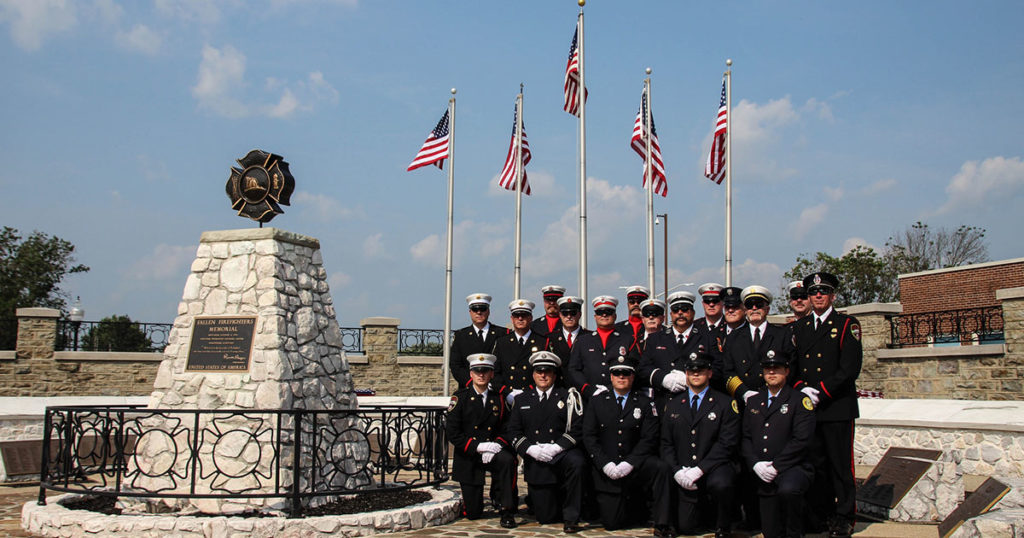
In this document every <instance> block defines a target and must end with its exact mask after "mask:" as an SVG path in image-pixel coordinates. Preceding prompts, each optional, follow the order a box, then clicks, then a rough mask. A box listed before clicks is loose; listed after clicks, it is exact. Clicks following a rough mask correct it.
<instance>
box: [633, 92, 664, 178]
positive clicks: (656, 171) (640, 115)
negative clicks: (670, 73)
mask: <svg viewBox="0 0 1024 538" xmlns="http://www.w3.org/2000/svg"><path fill="white" fill-rule="evenodd" d="M646 116H647V92H646V91H645V92H644V95H643V98H642V99H641V100H640V110H639V111H637V113H636V122H635V123H634V124H633V140H632V146H633V150H634V151H636V152H637V154H639V155H640V157H641V158H642V159H643V160H644V187H645V188H646V187H647V167H648V166H649V165H650V164H651V163H653V164H654V167H653V173H652V174H651V175H652V176H653V178H654V192H655V193H657V194H660V195H662V196H668V180H667V179H666V178H665V163H664V162H663V161H662V160H661V144H660V143H658V130H657V129H655V128H654V113H653V112H652V113H651V155H650V158H649V159H648V156H647V133H646V130H645V129H644V123H645V122H646Z"/></svg>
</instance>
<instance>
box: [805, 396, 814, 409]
mask: <svg viewBox="0 0 1024 538" xmlns="http://www.w3.org/2000/svg"><path fill="white" fill-rule="evenodd" d="M804 409H806V410H808V411H814V404H812V403H811V399H810V398H808V397H807V396H804Z"/></svg>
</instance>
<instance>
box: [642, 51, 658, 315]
mask: <svg viewBox="0 0 1024 538" xmlns="http://www.w3.org/2000/svg"><path fill="white" fill-rule="evenodd" d="M646 71H647V78H645V79H644V100H645V101H646V102H647V110H646V112H645V113H644V137H646V139H647V157H646V160H645V161H644V183H646V184H647V289H649V290H651V297H656V296H657V294H655V292H654V166H653V165H654V163H653V162H652V159H651V143H652V140H653V138H654V135H653V134H652V133H651V68H650V67H648V68H647V70H646Z"/></svg>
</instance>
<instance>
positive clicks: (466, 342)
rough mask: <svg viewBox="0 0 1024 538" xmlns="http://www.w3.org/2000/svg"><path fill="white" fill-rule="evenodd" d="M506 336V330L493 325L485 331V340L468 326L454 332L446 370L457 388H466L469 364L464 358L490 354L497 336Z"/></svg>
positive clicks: (468, 381) (473, 328) (472, 327)
mask: <svg viewBox="0 0 1024 538" xmlns="http://www.w3.org/2000/svg"><path fill="white" fill-rule="evenodd" d="M506 334H508V329H506V328H504V327H498V326H496V325H494V324H493V323H491V324H490V326H489V327H488V329H487V338H486V339H484V340H481V339H480V337H479V336H477V335H476V327H474V326H472V325H470V326H468V327H463V328H461V329H459V330H457V331H455V335H454V336H453V337H452V347H451V353H450V354H449V356H448V369H449V370H451V372H452V378H453V379H455V381H456V382H457V383H458V384H459V388H464V387H468V386H469V383H470V380H469V363H467V362H466V357H468V356H470V355H472V354H474V353H491V351H492V350H493V349H494V344H495V342H497V341H498V337H499V336H503V335H506Z"/></svg>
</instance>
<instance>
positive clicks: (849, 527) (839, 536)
mask: <svg viewBox="0 0 1024 538" xmlns="http://www.w3.org/2000/svg"><path fill="white" fill-rule="evenodd" d="M852 535H853V523H850V522H849V521H842V520H836V521H833V522H832V524H831V525H829V529H828V536H829V538H850V536H852Z"/></svg>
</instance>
